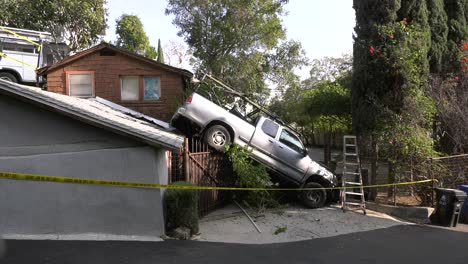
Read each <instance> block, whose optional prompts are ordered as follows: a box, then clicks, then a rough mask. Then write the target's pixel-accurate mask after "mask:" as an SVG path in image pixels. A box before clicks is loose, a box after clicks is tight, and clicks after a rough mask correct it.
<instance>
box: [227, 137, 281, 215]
mask: <svg viewBox="0 0 468 264" xmlns="http://www.w3.org/2000/svg"><path fill="white" fill-rule="evenodd" d="M226 153H227V155H228V157H229V160H230V161H231V162H232V167H233V170H234V173H235V174H236V175H237V177H238V184H237V185H238V186H239V187H246V188H266V187H271V185H272V183H271V180H270V176H269V174H268V172H267V169H266V167H265V166H263V165H262V164H257V163H254V162H253V161H252V160H251V159H250V154H251V151H249V150H248V149H247V148H242V147H239V146H237V145H231V146H227V147H226ZM237 197H238V198H240V199H241V200H242V201H243V202H244V204H246V205H247V206H250V207H253V208H255V209H257V210H259V211H261V210H263V209H265V208H266V207H277V206H278V202H277V201H276V200H275V199H274V197H273V194H272V193H271V192H269V191H265V190H262V191H245V192H240V193H238V195H237Z"/></svg>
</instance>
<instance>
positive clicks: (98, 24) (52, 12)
mask: <svg viewBox="0 0 468 264" xmlns="http://www.w3.org/2000/svg"><path fill="white" fill-rule="evenodd" d="M2 2H3V3H2V8H1V9H0V24H1V25H4V26H10V27H16V28H25V29H30V30H38V31H48V32H51V33H52V34H53V36H54V37H55V38H56V39H57V41H61V40H62V39H64V40H65V42H66V43H67V44H68V46H69V48H70V51H72V52H74V51H78V50H80V49H84V48H87V47H89V46H90V45H92V44H94V43H96V42H97V41H98V40H99V39H100V38H101V37H102V36H103V35H105V30H106V26H107V25H106V22H107V18H106V17H107V9H106V8H105V4H106V0H67V1H61V0H3V1H2Z"/></svg>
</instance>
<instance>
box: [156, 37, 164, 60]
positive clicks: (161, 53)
mask: <svg viewBox="0 0 468 264" xmlns="http://www.w3.org/2000/svg"><path fill="white" fill-rule="evenodd" d="M157 61H158V62H160V63H164V53H163V50H162V47H161V40H160V39H158V59H157Z"/></svg>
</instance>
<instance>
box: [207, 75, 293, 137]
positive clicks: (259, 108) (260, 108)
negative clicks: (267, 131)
mask: <svg viewBox="0 0 468 264" xmlns="http://www.w3.org/2000/svg"><path fill="white" fill-rule="evenodd" d="M205 77H207V78H209V79H210V80H212V81H214V82H215V83H216V84H218V85H220V86H221V88H223V89H225V90H226V91H227V92H229V93H230V94H233V95H234V96H237V97H239V98H241V99H243V100H245V101H246V102H248V103H249V104H251V105H252V106H253V107H255V108H256V110H254V111H253V112H255V113H258V112H262V113H263V114H265V115H267V116H268V117H270V118H271V119H273V120H274V121H276V122H278V123H279V124H280V125H282V126H285V127H287V128H288V129H290V130H291V131H293V132H294V133H296V134H297V135H300V133H299V132H297V131H296V129H295V128H293V127H292V126H290V125H289V124H287V123H286V122H284V121H283V120H282V119H281V118H280V117H279V116H278V115H277V114H275V113H273V112H271V111H269V110H268V109H266V108H265V107H263V106H261V105H259V104H257V103H256V102H254V101H252V100H251V99H250V98H248V96H246V95H245V94H243V93H241V92H238V91H236V90H234V89H233V88H231V87H229V86H228V85H227V84H225V83H223V82H222V81H220V80H218V79H216V78H215V77H213V76H211V75H209V74H207V73H204V76H203V78H202V81H203V80H204V78H205ZM218 88H219V87H218ZM249 115H250V114H249Z"/></svg>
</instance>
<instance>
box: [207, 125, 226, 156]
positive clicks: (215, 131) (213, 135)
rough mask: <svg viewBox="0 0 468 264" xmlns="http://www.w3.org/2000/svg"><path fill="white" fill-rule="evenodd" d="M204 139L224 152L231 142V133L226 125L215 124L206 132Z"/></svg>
mask: <svg viewBox="0 0 468 264" xmlns="http://www.w3.org/2000/svg"><path fill="white" fill-rule="evenodd" d="M204 139H205V142H206V143H207V144H208V145H209V146H210V147H212V148H214V149H216V150H217V151H221V152H222V151H224V148H225V147H226V145H228V144H230V143H231V134H229V131H228V130H227V129H226V128H225V127H224V126H221V125H214V126H212V127H210V128H208V130H207V131H206V132H205V136H204Z"/></svg>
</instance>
